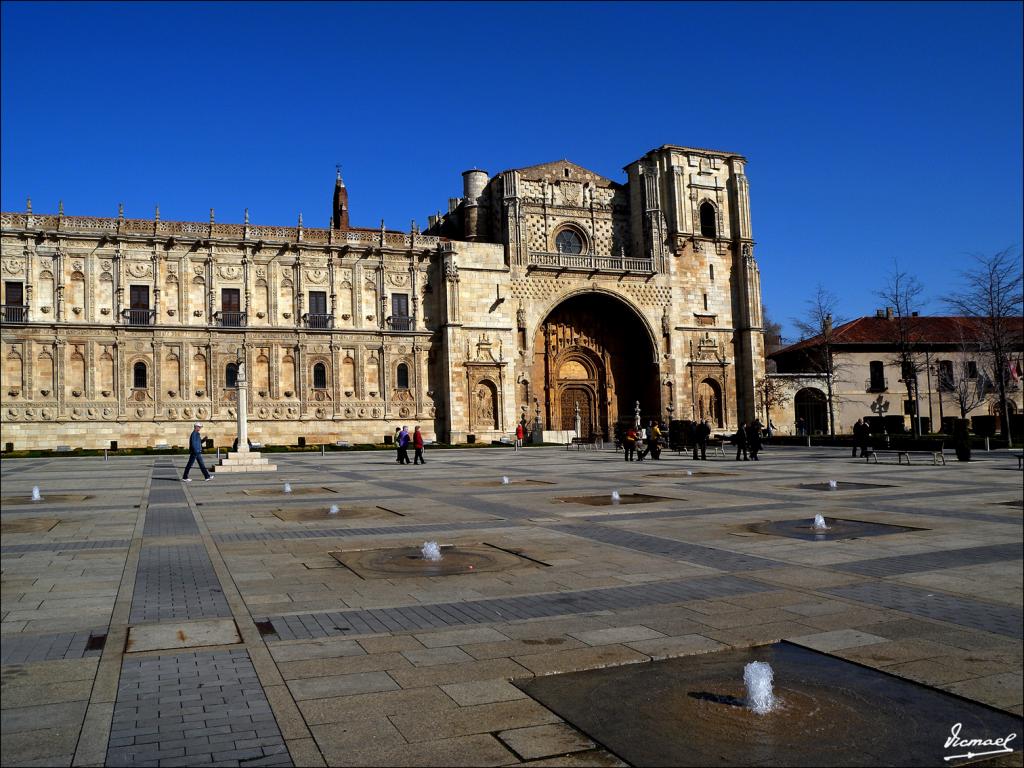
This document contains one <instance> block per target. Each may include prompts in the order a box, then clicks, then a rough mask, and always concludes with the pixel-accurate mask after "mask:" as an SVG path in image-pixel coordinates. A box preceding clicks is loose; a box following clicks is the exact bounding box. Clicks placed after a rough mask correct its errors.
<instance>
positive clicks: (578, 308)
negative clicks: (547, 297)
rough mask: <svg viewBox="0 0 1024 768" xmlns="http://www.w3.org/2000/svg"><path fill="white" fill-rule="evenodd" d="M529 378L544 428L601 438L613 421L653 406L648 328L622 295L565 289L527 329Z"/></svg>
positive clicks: (657, 396)
mask: <svg viewBox="0 0 1024 768" xmlns="http://www.w3.org/2000/svg"><path fill="white" fill-rule="evenodd" d="M533 352H534V358H533V366H532V372H531V380H532V381H533V382H536V383H537V385H538V386H537V388H536V389H535V390H534V395H535V396H536V397H537V398H538V400H539V401H540V406H541V410H542V419H543V420H544V422H545V425H546V427H547V428H548V429H562V430H571V429H575V426H576V425H575V419H576V406H577V404H578V405H579V414H580V422H581V424H580V431H581V433H582V434H583V436H588V435H592V434H594V435H602V436H604V437H605V438H607V437H608V436H609V435H610V434H611V433H612V432H613V431H614V425H615V423H616V422H617V421H625V420H628V421H630V422H632V420H633V414H634V404H635V403H636V402H637V401H639V402H640V408H641V413H642V415H643V416H644V417H645V418H648V417H656V416H658V415H659V414H660V411H661V388H660V386H659V384H658V381H659V378H658V366H657V363H656V362H655V360H656V359H657V357H656V353H655V350H654V349H653V346H652V342H651V336H650V332H649V330H648V328H647V326H646V325H645V324H644V322H643V321H642V320H641V318H640V316H639V315H638V314H637V313H636V311H635V310H633V308H632V307H630V306H628V305H627V304H626V303H625V302H623V301H621V300H619V299H616V298H614V297H612V296H609V295H607V294H602V293H586V294H580V295H577V296H572V297H570V298H568V299H566V300H565V301H563V302H562V303H561V304H559V305H558V306H556V307H555V308H554V309H553V310H552V311H551V312H550V313H549V314H548V316H547V317H546V318H545V319H544V322H542V323H541V324H540V326H539V327H538V329H537V331H536V333H535V334H534V344H533Z"/></svg>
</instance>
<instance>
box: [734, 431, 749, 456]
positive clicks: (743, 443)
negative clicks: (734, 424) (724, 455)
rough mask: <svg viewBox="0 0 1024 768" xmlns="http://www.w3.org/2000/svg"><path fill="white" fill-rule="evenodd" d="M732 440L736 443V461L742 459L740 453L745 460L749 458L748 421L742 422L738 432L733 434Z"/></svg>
mask: <svg viewBox="0 0 1024 768" xmlns="http://www.w3.org/2000/svg"><path fill="white" fill-rule="evenodd" d="M732 441H733V442H734V443H736V461H739V460H740V454H741V453H742V454H743V460H744V461H746V460H747V422H745V421H744V422H743V423H742V424H740V428H739V429H737V430H736V434H735V435H733V436H732Z"/></svg>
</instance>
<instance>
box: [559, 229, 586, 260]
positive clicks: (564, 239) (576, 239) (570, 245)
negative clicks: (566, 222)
mask: <svg viewBox="0 0 1024 768" xmlns="http://www.w3.org/2000/svg"><path fill="white" fill-rule="evenodd" d="M555 250H557V251H558V253H570V254H576V253H583V238H581V237H580V236H579V235H578V234H576V233H575V232H573V231H572V230H571V229H563V230H562V231H561V232H559V233H558V236H557V237H555Z"/></svg>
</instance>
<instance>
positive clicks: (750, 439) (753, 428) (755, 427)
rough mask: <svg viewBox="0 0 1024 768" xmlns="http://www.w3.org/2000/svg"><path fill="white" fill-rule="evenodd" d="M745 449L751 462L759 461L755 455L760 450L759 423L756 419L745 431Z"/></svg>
mask: <svg viewBox="0 0 1024 768" xmlns="http://www.w3.org/2000/svg"><path fill="white" fill-rule="evenodd" d="M747 448H748V450H749V451H750V459H751V461H760V459H759V458H757V454H758V452H759V451H760V450H761V422H760V421H758V420H757V419H754V423H753V424H751V425H750V427H749V428H748V429H747Z"/></svg>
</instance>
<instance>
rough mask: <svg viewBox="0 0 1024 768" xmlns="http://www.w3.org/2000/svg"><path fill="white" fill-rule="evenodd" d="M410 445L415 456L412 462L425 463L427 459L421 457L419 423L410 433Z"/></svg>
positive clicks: (421, 439)
mask: <svg viewBox="0 0 1024 768" xmlns="http://www.w3.org/2000/svg"><path fill="white" fill-rule="evenodd" d="M412 447H413V449H414V450H415V451H416V458H415V459H414V460H413V462H412V463H413V464H426V463H427V460H426V459H424V458H423V433H422V432H420V428H419V425H417V426H416V429H414V430H413V433H412Z"/></svg>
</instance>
